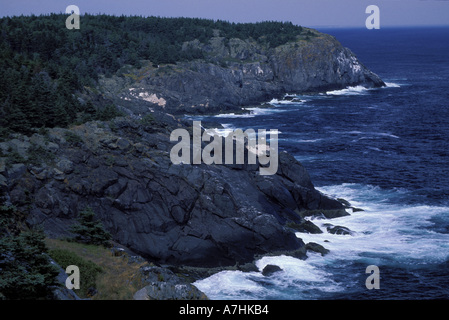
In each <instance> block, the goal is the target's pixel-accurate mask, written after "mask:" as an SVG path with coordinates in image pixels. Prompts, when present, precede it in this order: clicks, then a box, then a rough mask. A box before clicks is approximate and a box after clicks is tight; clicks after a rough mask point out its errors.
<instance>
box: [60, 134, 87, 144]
mask: <svg viewBox="0 0 449 320" xmlns="http://www.w3.org/2000/svg"><path fill="white" fill-rule="evenodd" d="M64 138H65V140H66V141H67V142H68V143H69V144H70V145H72V146H80V145H81V144H82V143H83V139H82V138H81V137H80V136H79V135H77V134H76V133H73V132H72V131H67V132H66V133H65V134H64Z"/></svg>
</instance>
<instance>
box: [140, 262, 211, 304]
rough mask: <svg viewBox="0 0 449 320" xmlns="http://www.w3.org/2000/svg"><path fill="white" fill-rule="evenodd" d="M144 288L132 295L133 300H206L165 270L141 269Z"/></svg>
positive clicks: (199, 293) (188, 284)
mask: <svg viewBox="0 0 449 320" xmlns="http://www.w3.org/2000/svg"><path fill="white" fill-rule="evenodd" d="M141 274H142V283H144V284H146V285H145V287H143V288H142V289H140V290H138V291H137V292H136V293H135V294H134V297H133V298H134V300H207V296H206V295H205V294H204V293H203V292H202V291H200V290H199V289H198V288H197V287H195V286H194V285H192V284H190V283H188V282H186V281H185V280H183V279H182V278H180V277H178V276H177V275H175V274H174V273H173V272H172V271H170V270H168V269H167V268H161V267H157V266H145V267H142V268H141Z"/></svg>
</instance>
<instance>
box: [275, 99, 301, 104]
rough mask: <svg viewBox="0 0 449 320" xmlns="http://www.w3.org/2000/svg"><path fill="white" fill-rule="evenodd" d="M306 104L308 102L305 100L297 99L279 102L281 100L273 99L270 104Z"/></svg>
mask: <svg viewBox="0 0 449 320" xmlns="http://www.w3.org/2000/svg"><path fill="white" fill-rule="evenodd" d="M304 102H306V100H303V99H299V100H298V99H295V100H279V99H271V101H270V102H268V104H271V105H277V104H301V103H304Z"/></svg>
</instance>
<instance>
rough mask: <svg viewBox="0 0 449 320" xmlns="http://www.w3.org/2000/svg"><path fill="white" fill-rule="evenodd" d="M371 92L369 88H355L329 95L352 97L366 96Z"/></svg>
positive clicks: (329, 92)
mask: <svg viewBox="0 0 449 320" xmlns="http://www.w3.org/2000/svg"><path fill="white" fill-rule="evenodd" d="M368 90H371V89H369V88H365V87H363V86H355V87H347V88H345V89H341V90H333V91H327V92H326V94H327V95H333V96H342V95H344V96H352V95H359V94H364V93H365V92H366V91H368Z"/></svg>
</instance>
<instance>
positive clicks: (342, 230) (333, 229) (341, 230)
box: [324, 223, 354, 236]
mask: <svg viewBox="0 0 449 320" xmlns="http://www.w3.org/2000/svg"><path fill="white" fill-rule="evenodd" d="M324 226H325V227H326V230H327V232H329V233H332V234H338V235H351V236H352V235H353V234H354V232H353V231H351V230H350V229H349V228H346V227H343V226H334V225H332V224H327V223H326V224H325V225H324Z"/></svg>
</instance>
